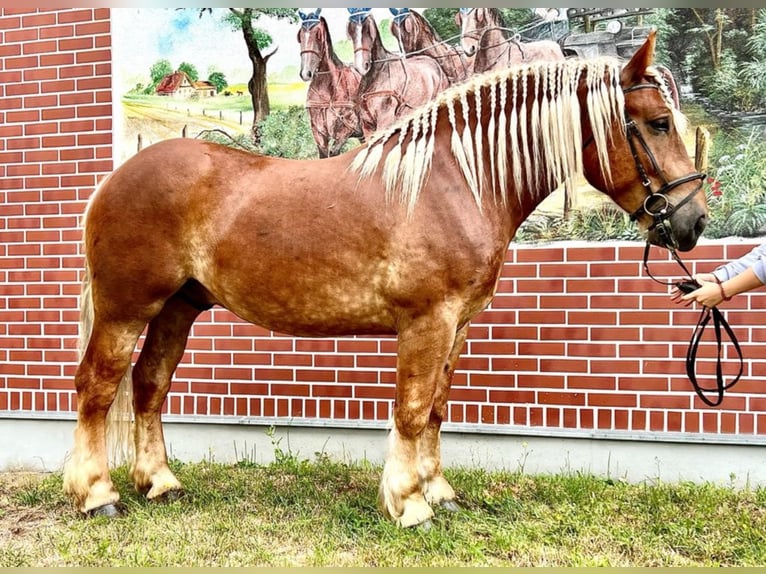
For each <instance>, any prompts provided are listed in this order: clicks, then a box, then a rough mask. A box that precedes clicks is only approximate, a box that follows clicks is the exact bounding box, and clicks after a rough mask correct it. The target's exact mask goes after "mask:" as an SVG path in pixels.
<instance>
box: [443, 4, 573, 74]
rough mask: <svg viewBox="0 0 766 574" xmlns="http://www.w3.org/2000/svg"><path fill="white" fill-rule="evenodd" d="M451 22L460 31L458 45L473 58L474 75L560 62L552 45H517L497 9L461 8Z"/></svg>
mask: <svg viewBox="0 0 766 574" xmlns="http://www.w3.org/2000/svg"><path fill="white" fill-rule="evenodd" d="M455 21H456V23H457V25H458V27H459V28H460V45H461V46H462V47H463V51H464V52H465V53H466V54H467V55H468V56H473V58H474V61H473V70H474V72H476V73H481V72H486V71H488V70H494V69H496V68H502V67H505V66H510V65H513V64H519V63H524V62H535V61H539V60H550V61H557V60H563V59H564V52H563V51H562V50H561V46H559V45H558V44H557V43H556V42H553V41H551V40H539V41H535V42H521V41H520V40H519V39H518V38H516V37H514V36H512V35H511V34H510V31H509V30H508V29H507V28H505V25H504V23H503V16H502V14H501V13H500V10H499V9H498V8H461V9H460V10H459V11H458V13H457V14H456V15H455Z"/></svg>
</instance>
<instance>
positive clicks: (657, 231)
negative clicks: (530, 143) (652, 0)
mask: <svg viewBox="0 0 766 574" xmlns="http://www.w3.org/2000/svg"><path fill="white" fill-rule="evenodd" d="M654 44H655V33H654V32H652V33H651V34H650V35H649V37H648V38H647V40H646V42H645V43H644V45H643V46H642V47H641V48H639V50H638V51H637V52H636V53H635V54H634V56H633V57H632V58H631V60H630V61H629V62H628V63H627V64H626V65H625V66H624V68H623V69H622V73H621V75H620V85H621V88H622V92H623V93H624V100H625V125H624V126H623V125H619V126H618V125H616V124H614V125H613V126H612V133H610V134H606V137H607V138H609V139H608V142H609V143H608V154H607V155H608V163H609V172H610V175H608V176H607V175H605V173H604V170H603V169H602V165H601V163H600V160H599V158H598V157H597V154H596V152H595V148H596V147H597V146H594V145H591V144H592V142H593V138H594V137H595V136H594V135H593V134H591V135H589V136H588V135H587V134H588V133H589V131H590V128H589V127H587V126H584V127H583V135H584V136H586V139H585V140H584V141H585V142H586V143H585V145H584V147H583V166H584V170H585V176H586V178H587V179H588V181H590V182H591V183H592V184H593V185H594V186H595V187H596V188H598V189H601V190H604V191H606V193H608V194H609V195H610V196H611V197H612V199H613V200H614V201H615V202H616V203H617V204H619V205H620V206H621V207H622V208H623V209H625V210H626V211H627V212H628V213H630V214H631V219H634V220H637V221H638V223H639V226H641V227H642V228H644V229H646V230H647V231H648V240H649V241H650V242H651V243H653V244H655V245H661V246H665V247H671V248H678V249H680V250H681V251H688V250H689V249H691V248H693V247H694V245H695V244H696V243H697V240H698V239H699V237H700V235H701V234H702V231H703V230H704V228H705V225H706V223H707V204H706V200H705V193H704V192H702V191H701V188H702V182H703V180H704V178H705V175H704V174H701V173H698V172H696V171H695V168H694V164H693V162H692V161H691V159H690V158H689V154H688V152H687V150H686V147H685V146H684V143H683V140H682V139H681V134H680V133H679V125H678V123H677V122H683V116H681V115H680V113H679V112H678V111H677V110H676V109H675V107H674V104H673V100H672V96H671V95H670V93H669V91H668V89H667V87H666V86H665V85H664V83H663V81H662V76H661V74H660V73H659V72H658V71H657V70H656V69H654V68H651V67H650V65H651V63H652V60H653V58H654ZM681 129H683V126H681Z"/></svg>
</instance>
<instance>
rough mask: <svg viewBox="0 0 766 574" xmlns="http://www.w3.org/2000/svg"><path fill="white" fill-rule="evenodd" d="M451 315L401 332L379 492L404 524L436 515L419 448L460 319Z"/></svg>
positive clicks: (438, 316) (392, 514)
mask: <svg viewBox="0 0 766 574" xmlns="http://www.w3.org/2000/svg"><path fill="white" fill-rule="evenodd" d="M447 315H448V314H447V313H444V314H434V315H430V316H427V317H420V318H418V319H416V320H415V321H413V322H412V324H411V325H409V326H408V327H407V328H406V329H404V330H402V331H401V332H400V333H399V354H398V364H397V383H396V402H395V404H394V427H393V429H392V430H391V434H390V436H389V446H388V454H387V456H386V463H385V466H384V468H383V477H382V479H381V483H380V493H379V498H380V504H381V507H382V509H383V512H384V513H386V514H387V515H388V516H390V517H391V518H393V519H394V520H395V521H396V522H397V524H399V525H400V526H414V525H417V524H421V523H423V522H426V521H428V520H430V519H431V517H432V516H433V511H432V510H431V507H430V506H429V504H428V502H427V501H426V498H425V495H424V486H425V484H424V482H423V480H422V477H421V476H420V473H419V466H420V465H419V455H418V450H419V446H420V441H421V438H422V435H423V432H424V430H425V428H426V426H427V425H428V422H429V419H430V417H431V409H432V405H433V401H434V394H435V392H436V388H437V386H438V383H439V380H440V379H441V378H442V377H443V372H444V371H445V370H446V369H447V368H448V364H447V362H448V359H449V355H450V351H451V349H452V346H453V342H454V340H455V323H454V321H453V320H452V319H451V317H449V316H447Z"/></svg>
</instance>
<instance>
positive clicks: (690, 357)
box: [643, 241, 744, 407]
mask: <svg viewBox="0 0 766 574" xmlns="http://www.w3.org/2000/svg"><path fill="white" fill-rule="evenodd" d="M649 247H650V245H649V242H648V241H647V242H646V247H645V248H644V264H643V265H644V271H645V272H646V274H647V275H648V276H649V277H650V278H651V279H652V280H654V281H655V282H657V283H659V284H660V285H666V286H674V287H676V288H678V289H679V290H680V291H681V292H683V293H686V294H688V293H691V292H692V291H694V290H696V289H699V287H701V285H700V284H699V283H698V282H697V281H696V280H695V279H694V278H693V277H692V274H691V273H690V272H689V269H687V267H686V265H684V262H683V261H681V258H680V257H679V256H678V253H676V250H675V249H674V248H672V247H671V248H668V251H670V254H671V256H672V257H673V259H674V260H675V261H676V263H678V264H679V265H680V266H681V268H682V269H683V270H684V273H686V275H687V276H688V279H685V280H683V281H671V282H665V281H660V280H659V279H657V278H656V277H655V276H654V275H652V273H651V272H650V271H649ZM711 318H712V319H713V327H714V329H715V341H716V347H717V353H716V365H715V388H710V387H703V386H702V385H701V384H700V382H699V381H698V379H697V371H696V364H697V350H698V349H699V344H700V341H701V340H702V335H703V333H704V332H705V327H707V325H708V323H710V319H711ZM723 333H726V335H727V336H728V337H729V342H730V343H731V344H732V345H733V347H734V350H735V351H736V353H737V357H738V359H739V371H738V372H737V374H736V376H735V377H734V378H733V379H732V380H731V382H729V383H726V382H725V380H724V375H723V367H722V357H721V356H722V354H723V345H724V343H723V338H722V334H723ZM743 369H744V360H743V358H742V349H741V347H740V346H739V341H738V340H737V337H736V335H735V334H734V331H733V330H732V328H731V326H730V325H729V322H728V321H727V320H726V317H724V314H723V313H722V312H721V311H719V309H718V307H712V308H711V307H704V306H703V307H702V312H701V313H700V316H699V319H697V325H696V326H695V327H694V332H693V333H692V337H691V340H690V341H689V348H688V350H687V351H686V376H687V377H689V381H691V384H692V386H693V387H694V392H695V393H697V396H698V397H699V398H700V400H701V401H702V402H703V403H705V404H706V405H708V406H710V407H717V406H718V405H720V404H721V402H722V401H723V394H724V391H726V390H728V389H730V388H731V387H733V386H734V385H735V384H736V383H737V381H739V379H740V377H741V376H742V372H743ZM705 393H715V394H716V397H715V399H710V398H708V397H707V396H706V395H705Z"/></svg>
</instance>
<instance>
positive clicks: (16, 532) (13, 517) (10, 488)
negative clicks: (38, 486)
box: [0, 472, 54, 544]
mask: <svg viewBox="0 0 766 574" xmlns="http://www.w3.org/2000/svg"><path fill="white" fill-rule="evenodd" d="M46 476H47V475H46V474H45V473H42V472H0V541H3V542H0V544H4V543H5V542H4V541H9V540H14V539H16V540H18V539H20V538H24V537H26V536H28V535H30V534H31V533H33V532H34V531H35V530H37V529H38V528H40V527H41V526H43V525H51V524H53V522H54V517H53V515H52V513H51V512H49V511H44V510H41V509H39V508H36V507H30V506H26V505H24V504H22V501H21V500H19V499H18V492H19V489H20V487H24V488H25V490H26V487H29V486H30V485H32V484H35V483H39V482H40V481H41V480H42V479H43V478H45V477H46Z"/></svg>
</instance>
